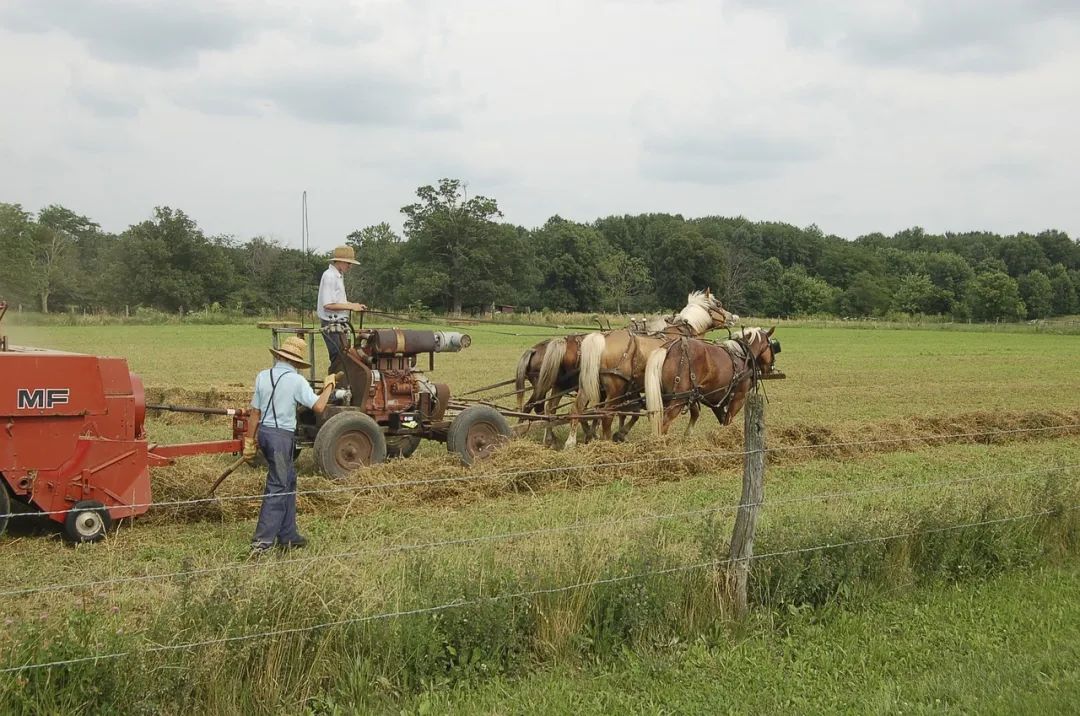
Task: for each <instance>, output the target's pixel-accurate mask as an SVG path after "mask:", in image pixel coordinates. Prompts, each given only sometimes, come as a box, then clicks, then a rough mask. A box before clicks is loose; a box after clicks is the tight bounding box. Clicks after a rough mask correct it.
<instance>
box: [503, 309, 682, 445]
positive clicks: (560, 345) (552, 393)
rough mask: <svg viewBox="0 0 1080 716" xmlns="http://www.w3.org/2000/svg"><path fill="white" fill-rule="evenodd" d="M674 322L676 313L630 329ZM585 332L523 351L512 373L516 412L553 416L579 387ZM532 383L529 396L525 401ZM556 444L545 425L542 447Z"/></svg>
mask: <svg viewBox="0 0 1080 716" xmlns="http://www.w3.org/2000/svg"><path fill="white" fill-rule="evenodd" d="M675 320H676V316H675V314H672V315H669V316H657V317H655V318H650V319H640V320H634V321H631V324H630V327H629V330H631V331H635V332H649V333H651V332H655V331H660V330H663V329H664V328H666V327H667V326H668V325H670V324H671V323H672V321H675ZM586 335H588V334H586V333H573V334H570V335H568V336H565V337H559V338H549V339H547V340H544V341H541V342H540V343H537V344H536V345H534V346H532V347H531V348H528V349H526V350H525V352H524V353H522V354H521V357H520V358H519V359H518V363H517V370H516V371H515V374H514V388H515V391H514V392H515V393H516V395H517V409H518V412H530V411H533V412H535V413H536V414H537V415H544V414H546V415H554V414H555V411H556V410H557V409H558V406H559V401H560V400H561V399H562V398H563V397H565V396H566V395H567V394H569V393H571V392H573V391H576V390H577V388H578V374H579V370H578V365H579V359H580V357H581V341H582V340H583V339H584V338H585V336H586ZM526 382H529V383H531V384H532V394H531V395H530V396H529V398H528V399H527V400H526V397H525V394H526V393H527V392H528V389H527V388H526V387H525V383H526ZM554 443H555V431H554V429H553V428H552V427H551V423H545V427H544V445H547V446H551V445H553V444H554Z"/></svg>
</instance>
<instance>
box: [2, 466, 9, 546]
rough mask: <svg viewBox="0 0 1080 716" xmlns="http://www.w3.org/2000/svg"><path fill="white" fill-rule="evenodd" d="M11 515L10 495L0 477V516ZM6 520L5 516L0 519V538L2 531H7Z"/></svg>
mask: <svg viewBox="0 0 1080 716" xmlns="http://www.w3.org/2000/svg"><path fill="white" fill-rule="evenodd" d="M10 513H11V495H9V494H8V490H7V485H6V484H5V483H4V478H3V477H0V515H8V514H10ZM7 523H8V518H7V517H6V516H3V517H0V537H3V536H4V530H5V529H7Z"/></svg>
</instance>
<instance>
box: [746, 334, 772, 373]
mask: <svg viewBox="0 0 1080 716" xmlns="http://www.w3.org/2000/svg"><path fill="white" fill-rule="evenodd" d="M775 332H776V326H773V327H772V328H770V329H769V330H765V329H764V328H757V327H754V328H744V329H743V330H742V331H740V332H739V339H740V342H741V343H743V345H745V346H746V347H747V349H748V350H749V352H750V355H751V356H752V357H753V360H754V362H755V363H757V366H758V370H760V371H761V372H762V373H764V374H767V373H769V372H770V371H771V370H772V369H773V366H774V365H776V354H777V353H779V352H780V341H779V340H777V339H775V338H773V333H775Z"/></svg>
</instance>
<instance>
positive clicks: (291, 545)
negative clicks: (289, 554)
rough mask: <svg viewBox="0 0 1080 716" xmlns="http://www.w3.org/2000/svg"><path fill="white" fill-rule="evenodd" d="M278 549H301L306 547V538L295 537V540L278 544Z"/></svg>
mask: <svg viewBox="0 0 1080 716" xmlns="http://www.w3.org/2000/svg"><path fill="white" fill-rule="evenodd" d="M278 547H281V548H282V549H303V548H304V547H307V537H303V536H301V535H297V536H296V539H291V540H289V541H287V542H280V541H279V542H278Z"/></svg>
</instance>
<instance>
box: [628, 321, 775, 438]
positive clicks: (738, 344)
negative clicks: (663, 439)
mask: <svg viewBox="0 0 1080 716" xmlns="http://www.w3.org/2000/svg"><path fill="white" fill-rule="evenodd" d="M775 330H776V329H775V328H770V329H769V330H767V331H766V330H763V329H761V328H744V329H743V330H742V331H740V332H739V333H737V334H736V335H735V336H734V338H732V339H730V340H726V341H721V342H719V343H710V342H708V341H702V340H698V339H695V338H679V339H676V340H673V341H671V342H669V343H668V344H667V345H665V346H663V347H662V348H658V349H657V350H655V351H653V353H652V355H650V356H649V360H648V363H647V364H646V366H645V406H646V409H647V410H648V412H649V420H650V421H652V427H653V434H654V435H666V434H667V431H668V428H669V427H670V426H671V422H672V421H673V420H675V418H677V417H679V415H680V414H681V413H682V411H683V409H684V408H689V409H690V424H689V425H687V426H686V434H687V435H689V434H690V431H691V430H692V429H693V427H694V423H696V422H697V419H698V415H699V413H700V411H701V405H706V406H708V407H709V408H711V409H712V411H713V414H714V415H716V419H717V420H719V421H720V424H721V425H728V424H730V423H731V421H732V419H733V418H734V417H735V416H736V415H737V414H738V413H739V410H741V409H742V406H743V403H744V402H746V394H747V393H748V392H749V391H750V388H751V387H752V386H753V384H754V381H755V380H757V379H758V378H759V377H760V376H763V375H767V374H768V373H769V372H770V371H772V369H773V365H774V364H775V363H776V354H777V353H779V352H780V341H777V340H773V337H772V335H773V331H775Z"/></svg>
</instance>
